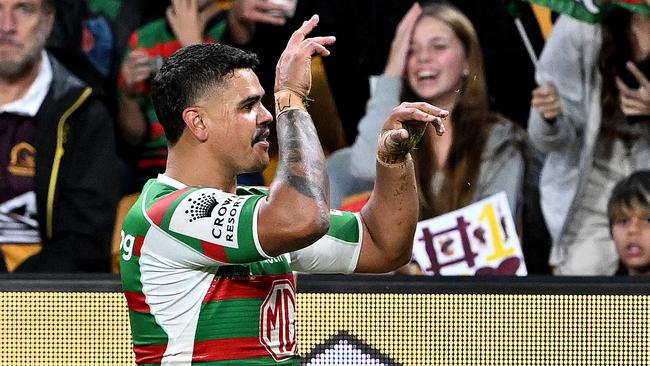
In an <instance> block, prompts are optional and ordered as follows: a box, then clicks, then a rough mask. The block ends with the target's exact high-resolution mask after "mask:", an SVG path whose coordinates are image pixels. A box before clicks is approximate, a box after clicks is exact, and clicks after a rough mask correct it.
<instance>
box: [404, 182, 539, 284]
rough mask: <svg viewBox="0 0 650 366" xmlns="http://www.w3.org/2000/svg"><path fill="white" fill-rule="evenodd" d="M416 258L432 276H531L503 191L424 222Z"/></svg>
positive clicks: (418, 233) (420, 226) (417, 239)
mask: <svg viewBox="0 0 650 366" xmlns="http://www.w3.org/2000/svg"><path fill="white" fill-rule="evenodd" d="M413 259H414V260H415V262H416V263H417V264H418V265H419V266H420V268H421V269H422V271H423V272H424V273H425V274H427V275H448V276H457V275H468V276H471V275H518V276H525V275H526V274H527V271H526V265H525V263H524V256H523V253H522V251H521V244H520V241H519V237H518V236H517V231H516V227H515V223H514V220H513V219H512V213H511V212H510V206H508V199H507V197H506V194H505V193H503V192H500V193H497V194H495V195H493V196H490V197H488V198H486V199H483V200H481V201H478V202H476V203H473V204H471V205H469V206H466V207H463V208H461V209H458V210H456V211H452V212H449V213H446V214H444V215H441V216H438V217H434V218H432V219H428V220H424V221H420V222H419V223H418V226H417V230H416V231H415V238H414V242H413Z"/></svg>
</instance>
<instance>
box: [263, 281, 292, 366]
mask: <svg viewBox="0 0 650 366" xmlns="http://www.w3.org/2000/svg"><path fill="white" fill-rule="evenodd" d="M260 311H261V314H260V342H261V343H262V344H263V345H264V347H265V348H266V350H267V351H268V352H269V353H270V354H271V356H273V358H274V359H275V360H276V361H282V360H284V359H286V358H287V357H291V356H293V355H295V353H296V348H297V344H296V293H295V290H294V288H293V283H291V281H289V280H287V279H282V280H276V281H273V286H272V287H271V291H269V294H268V295H267V296H266V299H265V300H264V303H262V308H261V310H260Z"/></svg>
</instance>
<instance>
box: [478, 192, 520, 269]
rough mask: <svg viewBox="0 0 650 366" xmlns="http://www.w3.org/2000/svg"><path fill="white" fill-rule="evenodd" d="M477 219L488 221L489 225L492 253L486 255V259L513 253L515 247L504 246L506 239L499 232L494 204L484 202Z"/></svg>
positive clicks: (492, 259) (498, 257)
mask: <svg viewBox="0 0 650 366" xmlns="http://www.w3.org/2000/svg"><path fill="white" fill-rule="evenodd" d="M478 219H479V221H484V220H485V221H487V222H488V226H489V227H490V234H491V235H492V242H493V243H494V253H492V254H490V255H489V256H488V257H487V260H488V261H494V260H497V259H501V258H505V257H508V256H511V255H513V254H514V253H515V248H509V249H506V248H505V246H504V245H505V243H506V241H505V237H504V236H503V235H502V234H501V230H500V226H499V220H498V219H497V214H496V211H495V210H494V205H492V204H491V203H487V204H485V206H483V210H481V214H480V215H479V217H478Z"/></svg>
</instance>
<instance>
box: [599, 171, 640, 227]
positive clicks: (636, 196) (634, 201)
mask: <svg viewBox="0 0 650 366" xmlns="http://www.w3.org/2000/svg"><path fill="white" fill-rule="evenodd" d="M634 208H643V209H647V210H650V170H639V171H637V172H635V173H633V174H632V175H630V176H629V177H627V178H625V179H623V180H621V181H620V182H618V183H616V186H615V187H614V189H613V190H612V194H611V195H610V197H609V202H608V203H607V216H608V217H609V227H610V228H611V227H612V225H613V224H614V221H615V220H617V219H619V218H624V217H626V216H627V215H626V212H629V211H630V210H631V209H634Z"/></svg>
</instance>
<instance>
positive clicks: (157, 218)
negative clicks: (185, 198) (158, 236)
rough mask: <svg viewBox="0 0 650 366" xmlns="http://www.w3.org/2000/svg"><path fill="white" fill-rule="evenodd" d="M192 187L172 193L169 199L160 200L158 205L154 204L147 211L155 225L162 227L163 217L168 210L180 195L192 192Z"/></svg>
mask: <svg viewBox="0 0 650 366" xmlns="http://www.w3.org/2000/svg"><path fill="white" fill-rule="evenodd" d="M190 189H191V187H187V188H183V189H179V190H178V191H176V192H173V193H170V194H169V195H168V196H167V197H165V198H161V199H159V200H158V201H157V202H156V203H154V204H153V205H152V206H151V207H149V209H148V210H147V216H149V218H150V219H151V221H153V223H154V224H155V225H156V226H158V227H160V223H161V222H162V219H163V217H164V216H165V213H166V212H167V208H168V207H169V206H170V205H171V204H172V203H174V201H175V200H176V198H178V197H179V196H180V195H182V194H183V193H185V192H187V191H188V190H190Z"/></svg>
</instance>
